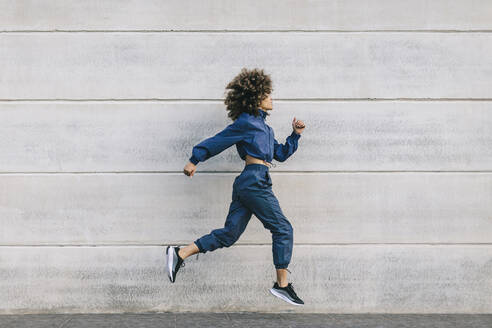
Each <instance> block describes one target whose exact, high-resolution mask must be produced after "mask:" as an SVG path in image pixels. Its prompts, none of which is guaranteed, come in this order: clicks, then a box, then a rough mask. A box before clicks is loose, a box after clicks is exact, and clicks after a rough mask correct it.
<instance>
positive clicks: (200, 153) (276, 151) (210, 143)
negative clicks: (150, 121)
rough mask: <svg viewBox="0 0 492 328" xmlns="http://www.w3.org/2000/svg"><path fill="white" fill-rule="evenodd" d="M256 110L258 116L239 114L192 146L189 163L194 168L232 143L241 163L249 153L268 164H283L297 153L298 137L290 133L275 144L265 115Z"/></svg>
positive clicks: (294, 133) (261, 111) (263, 112)
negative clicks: (275, 162) (276, 162)
mask: <svg viewBox="0 0 492 328" xmlns="http://www.w3.org/2000/svg"><path fill="white" fill-rule="evenodd" d="M258 111H259V112H260V114H261V115H259V116H258V117H256V116H254V115H252V114H249V113H246V112H242V113H241V114H240V115H239V117H238V118H237V119H236V120H235V121H234V122H233V123H231V124H229V125H228V126H227V127H226V128H225V129H224V130H222V131H220V132H219V133H217V134H216V135H214V136H212V137H210V138H208V139H205V140H203V141H202V142H200V143H199V144H197V145H196V146H195V147H193V150H192V156H191V157H190V162H191V163H193V164H195V165H197V164H198V162H204V161H206V160H207V159H209V158H210V157H212V156H215V155H217V154H219V153H220V152H222V151H224V150H225V149H227V148H229V147H230V146H232V145H234V144H235V145H236V149H237V152H238V153H239V156H240V157H241V159H243V160H245V159H246V154H248V155H250V156H253V157H256V158H259V159H262V160H264V161H266V162H268V163H271V162H272V160H273V159H275V160H277V161H279V162H283V161H285V160H286V159H287V158H289V157H290V156H291V155H292V154H293V153H294V152H295V151H296V150H297V146H298V141H299V138H300V137H301V135H300V134H297V133H296V132H295V131H294V130H292V133H291V134H290V135H289V136H288V137H287V139H286V141H285V144H280V143H278V141H277V140H276V139H275V135H274V133H273V129H272V128H271V127H270V126H269V125H268V124H266V123H265V118H266V116H267V113H266V112H265V111H263V110H261V109H259V110H258Z"/></svg>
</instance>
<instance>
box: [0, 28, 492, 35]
mask: <svg viewBox="0 0 492 328" xmlns="http://www.w3.org/2000/svg"><path fill="white" fill-rule="evenodd" d="M190 32H191V33H272V32H273V33H491V32H492V30H491V29H466V30H463V29H371V30H343V29H260V30H248V29H182V30H175V29H137V30H132V29H119V30H115V29H112V30H111V29H110V30H105V29H77V30H70V29H44V30H43V29H38V30H32V29H22V30H13V29H12V30H0V33H4V34H6V33H190Z"/></svg>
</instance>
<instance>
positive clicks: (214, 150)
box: [190, 119, 245, 165]
mask: <svg viewBox="0 0 492 328" xmlns="http://www.w3.org/2000/svg"><path fill="white" fill-rule="evenodd" d="M244 138H245V129H244V123H243V122H242V121H241V122H240V120H239V119H237V120H236V121H234V122H233V123H231V124H229V125H228V126H227V127H226V128H225V129H224V130H222V131H220V132H219V133H217V134H216V135H214V136H213V137H210V138H207V139H205V140H203V141H202V142H200V143H199V144H197V145H196V146H195V147H193V150H192V155H191V157H190V162H191V163H193V164H194V165H197V164H198V162H204V161H206V160H207V159H209V158H210V157H212V156H215V155H217V154H219V153H221V152H222V151H224V150H225V149H227V148H229V147H230V146H232V145H234V144H236V143H238V142H239V141H241V140H243V139H244Z"/></svg>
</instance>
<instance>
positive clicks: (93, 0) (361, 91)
mask: <svg viewBox="0 0 492 328" xmlns="http://www.w3.org/2000/svg"><path fill="white" fill-rule="evenodd" d="M491 53H492V2H490V1H487V0H471V1H470V0H467V1H465V0H457V1H451V0H449V1H447V0H436V1H428V0H417V1H388V0H375V1H362V0H351V1H301V0H297V1H294V0H289V1H282V2H281V4H280V2H278V1H265V0H262V1H260V0H255V1H244V2H243V1H226V0H223V1H161V0H146V1H136V0H133V1H130V0H125V1H116V0H88V1H75V0H69V1H66V0H63V1H62V0H52V1H28V0H16V1H14V0H0V69H1V74H0V314H2V313H47V312H48V313H65V312H67V313H69V312H79V313H80V312H82V313H83V312H125V311H267V312H284V311H293V312H338V313H357V312H383V313H384V312H386V313H405V312H407V313H408V312H411V313H451V312H457V313H490V312H492V298H491V297H490V295H492V56H490V54H491ZM242 67H247V68H253V67H259V68H264V69H265V71H266V72H267V73H268V74H271V76H272V78H273V83H274V93H273V94H272V97H273V103H274V110H273V111H272V116H270V117H269V118H268V119H267V123H268V124H270V125H271V126H272V127H273V128H274V131H275V137H276V139H277V140H278V141H279V142H281V143H283V142H284V141H285V138H286V137H287V136H288V135H289V134H290V132H291V129H292V127H291V122H292V119H293V117H294V116H295V117H296V118H297V119H301V120H303V121H304V122H305V123H306V129H305V131H304V133H303V137H302V138H301V139H300V141H299V148H298V150H297V152H296V153H295V154H294V155H293V156H292V157H291V158H290V159H288V160H287V161H286V162H283V163H276V164H277V167H275V168H272V169H270V172H271V176H272V181H273V189H274V192H275V194H276V195H277V197H278V199H279V202H280V205H281V207H282V209H283V211H284V213H285V214H286V216H287V217H288V218H289V220H290V221H291V222H292V224H293V226H294V238H295V244H296V245H295V247H294V254H293V259H292V263H291V266H290V269H291V271H292V274H290V276H289V277H290V279H291V281H293V282H294V285H295V286H296V290H297V292H298V294H299V295H300V296H301V297H302V298H303V299H304V301H305V302H306V305H305V307H303V308H292V307H291V306H289V305H287V304H286V303H283V302H282V301H280V300H278V299H276V298H274V297H272V296H271V295H270V294H269V292H268V289H269V288H270V287H271V285H272V283H273V280H274V277H275V272H274V266H273V263H272V255H271V236H270V233H269V232H268V231H267V230H265V229H264V228H263V226H262V225H261V223H260V222H259V221H258V220H256V218H255V217H254V216H253V217H252V220H251V222H250V224H249V226H248V228H247V229H246V232H245V233H244V234H243V236H242V237H241V238H240V239H239V241H238V242H237V244H235V245H234V246H233V247H231V248H229V249H221V250H217V251H215V252H212V253H207V254H202V255H200V257H199V258H198V260H196V259H195V257H192V258H190V259H189V260H187V266H186V267H185V268H183V269H182V271H180V275H179V276H178V279H177V281H176V283H175V284H174V285H173V284H171V283H170V282H169V280H168V278H167V276H166V272H165V266H164V265H165V257H164V253H165V247H166V246H167V245H170V244H180V245H181V244H187V243H189V242H191V241H192V240H194V239H196V238H197V237H199V236H201V235H203V234H205V233H208V232H210V230H212V229H214V228H218V227H221V226H223V224H224V220H225V217H226V215H227V211H228V208H229V203H230V201H231V191H232V183H233V180H234V178H235V177H236V176H237V175H238V174H239V173H240V172H241V170H242V169H243V167H244V163H243V161H241V159H240V158H239V156H238V155H237V152H236V149H235V147H231V148H230V149H228V150H226V151H224V152H223V153H221V154H219V155H217V156H216V157H214V158H211V159H209V160H208V161H206V162H204V163H200V164H199V165H198V169H197V172H196V174H195V176H194V177H193V178H192V179H190V178H189V177H187V176H185V175H184V174H183V173H182V169H183V166H184V165H185V164H186V162H187V160H188V158H189V157H190V155H191V149H192V147H193V145H195V144H197V143H198V142H200V141H201V140H203V139H205V138H207V137H209V136H212V135H214V134H215V133H217V132H218V131H220V130H221V129H223V128H224V127H225V125H226V124H229V123H230V121H229V120H228V119H227V116H226V112H225V110H224V108H225V106H224V104H223V96H224V88H225V85H226V84H227V83H228V82H229V81H230V79H232V78H233V77H234V76H235V75H236V74H237V73H238V72H239V71H240V69H241V68H242Z"/></svg>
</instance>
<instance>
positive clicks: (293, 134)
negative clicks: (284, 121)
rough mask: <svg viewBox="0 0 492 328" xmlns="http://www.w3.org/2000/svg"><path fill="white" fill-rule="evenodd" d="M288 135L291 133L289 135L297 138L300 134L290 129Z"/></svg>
mask: <svg viewBox="0 0 492 328" xmlns="http://www.w3.org/2000/svg"><path fill="white" fill-rule="evenodd" d="M290 135H291V137H294V138H297V139H299V138H300V137H301V135H300V134H297V133H296V131H295V130H292V133H291V134H290Z"/></svg>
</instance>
